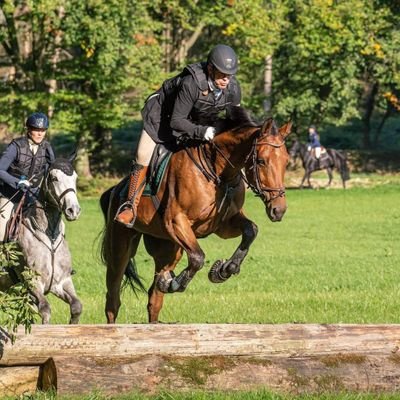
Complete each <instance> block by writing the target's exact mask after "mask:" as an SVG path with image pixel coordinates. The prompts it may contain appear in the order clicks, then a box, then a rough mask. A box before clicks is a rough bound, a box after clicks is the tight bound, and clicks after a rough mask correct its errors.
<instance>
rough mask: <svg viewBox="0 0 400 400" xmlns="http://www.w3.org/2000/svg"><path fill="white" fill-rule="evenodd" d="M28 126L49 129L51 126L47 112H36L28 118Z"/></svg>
mask: <svg viewBox="0 0 400 400" xmlns="http://www.w3.org/2000/svg"><path fill="white" fill-rule="evenodd" d="M25 125H26V127H27V128H37V129H47V128H48V127H49V119H48V118H47V115H46V114H43V113H41V112H35V113H33V114H31V115H30V116H29V117H28V119H27V120H26V124H25Z"/></svg>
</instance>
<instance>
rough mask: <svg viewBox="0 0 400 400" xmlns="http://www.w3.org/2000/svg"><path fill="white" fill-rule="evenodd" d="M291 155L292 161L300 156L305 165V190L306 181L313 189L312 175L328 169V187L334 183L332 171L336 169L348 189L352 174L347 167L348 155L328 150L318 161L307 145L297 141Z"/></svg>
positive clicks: (302, 182) (301, 186) (291, 149)
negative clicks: (347, 184)
mask: <svg viewBox="0 0 400 400" xmlns="http://www.w3.org/2000/svg"><path fill="white" fill-rule="evenodd" d="M289 153H290V157H292V159H296V157H297V156H300V159H301V161H302V163H303V168H304V170H305V173H304V176H303V179H302V180H301V184H300V188H303V185H304V182H305V180H306V179H307V182H308V185H309V187H312V186H311V183H310V176H311V173H312V172H314V171H318V170H323V169H326V171H327V173H328V177H329V182H328V186H330V184H331V182H332V171H333V169H334V168H336V169H337V170H338V172H339V174H340V177H341V179H342V184H343V188H346V181H347V180H349V179H350V174H349V169H348V166H347V159H346V155H345V154H344V153H343V152H341V151H338V150H334V149H326V152H322V153H321V156H320V159H319V160H318V159H317V158H316V157H315V156H314V155H313V154H312V152H311V151H309V150H308V149H307V145H306V144H303V143H300V141H299V140H298V139H296V140H295V141H294V143H293V145H292V147H291V148H290V151H289Z"/></svg>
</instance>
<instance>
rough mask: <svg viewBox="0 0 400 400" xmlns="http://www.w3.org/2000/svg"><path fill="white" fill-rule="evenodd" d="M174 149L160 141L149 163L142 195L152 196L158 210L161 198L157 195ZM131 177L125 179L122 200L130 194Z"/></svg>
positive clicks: (121, 194)
mask: <svg viewBox="0 0 400 400" xmlns="http://www.w3.org/2000/svg"><path fill="white" fill-rule="evenodd" d="M172 154H173V151H172V150H171V149H169V148H168V147H166V146H164V144H162V143H159V144H157V145H156V147H155V149H154V152H153V155H152V157H151V160H150V165H149V175H148V179H147V183H146V186H145V188H144V191H143V195H142V196H147V197H151V199H152V201H153V203H154V207H155V208H156V210H157V209H158V208H159V206H160V200H159V199H158V197H157V192H158V190H159V188H160V185H161V182H162V180H163V178H164V174H165V170H166V168H167V166H168V163H169V161H170V159H171V156H172ZM128 190H129V179H128V178H126V179H125V180H124V186H123V189H122V190H121V192H120V195H119V196H120V200H121V202H122V201H124V200H125V199H126V197H127V195H128Z"/></svg>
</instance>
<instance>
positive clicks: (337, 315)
mask: <svg viewBox="0 0 400 400" xmlns="http://www.w3.org/2000/svg"><path fill="white" fill-rule="evenodd" d="M399 188H400V186H398V185H396V184H393V183H391V184H380V185H378V186H373V187H369V188H362V187H353V188H351V189H348V190H313V191H312V190H303V191H300V190H288V192H287V201H288V211H287V213H286V215H285V217H284V219H283V221H282V222H280V223H271V222H270V221H269V220H268V219H267V217H266V214H265V212H264V207H263V205H262V204H261V202H260V200H259V199H257V198H255V197H254V196H253V195H252V193H248V196H247V199H246V205H245V209H246V210H247V214H248V216H249V217H250V218H251V219H252V220H254V221H255V222H256V223H257V225H258V226H259V235H258V237H257V239H256V240H255V242H254V243H253V246H252V248H251V250H250V252H249V255H248V257H247V259H246V260H245V262H244V264H243V265H242V270H241V273H240V275H239V276H235V277H232V278H231V279H229V280H228V281H227V282H225V283H223V284H212V283H210V282H209V280H208V278H207V273H208V270H209V268H210V267H211V265H212V264H213V262H214V261H215V260H217V259H221V258H228V257H229V256H230V255H231V254H232V253H233V251H234V249H235V248H236V246H237V245H238V243H239V239H231V240H222V239H219V238H218V237H216V236H210V237H209V238H207V239H202V240H201V241H200V245H201V246H202V248H203V250H204V252H205V254H206V264H205V266H204V268H203V269H202V270H201V271H200V272H199V273H198V274H197V275H196V277H195V278H194V279H193V281H192V283H191V284H190V285H189V287H188V289H187V290H186V291H185V292H184V293H177V294H172V295H166V296H165V303H164V307H163V309H162V312H161V314H160V319H161V320H162V321H164V322H181V323H287V322H300V323H399V322H400V314H399V312H398V310H399V308H400V296H399V288H400V285H399V281H400V278H399V275H398V266H399V265H400V250H399V246H398V234H399V226H400V225H399V223H400V203H399V201H398V199H399ZM81 206H82V209H83V212H82V216H81V218H80V220H79V221H77V222H73V223H67V239H68V242H69V245H70V248H71V251H72V254H73V260H74V269H75V270H76V271H77V274H76V275H75V276H74V282H75V286H76V289H77V292H78V295H79V296H80V298H81V300H82V302H83V305H84V311H83V314H82V318H81V322H82V323H104V322H105V316H104V298H105V267H104V266H103V265H102V264H101V263H100V261H99V255H98V254H99V252H98V243H97V242H96V237H98V234H99V232H100V231H101V229H102V225H103V217H102V215H101V214H100V210H99V207H98V202H97V199H83V200H81ZM136 263H137V266H138V269H139V273H140V275H141V276H142V278H143V281H144V282H145V285H146V286H147V287H148V286H149V285H150V282H151V280H152V276H153V272H154V270H153V263H152V259H151V258H150V257H149V256H148V255H147V253H146V252H145V251H144V248H143V246H142V245H140V247H139V251H138V254H137V257H136ZM185 263H186V258H185V257H184V258H183V261H182V262H181V263H180V264H179V266H178V268H177V271H181V270H182V268H184V266H185ZM51 297H52V296H51ZM51 303H52V310H53V314H52V323H66V322H67V321H68V307H67V306H66V305H64V303H62V302H61V301H60V300H58V299H55V298H54V297H52V298H51ZM146 303H147V296H146V294H141V295H139V298H136V297H135V295H133V294H132V293H131V292H130V291H129V289H126V290H125V291H124V292H123V297H122V307H121V310H120V315H119V318H118V321H117V322H119V323H145V322H147V313H146Z"/></svg>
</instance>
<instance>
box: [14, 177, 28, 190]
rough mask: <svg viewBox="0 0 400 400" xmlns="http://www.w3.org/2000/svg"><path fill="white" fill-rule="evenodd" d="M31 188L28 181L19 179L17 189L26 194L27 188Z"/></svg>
mask: <svg viewBox="0 0 400 400" xmlns="http://www.w3.org/2000/svg"><path fill="white" fill-rule="evenodd" d="M30 187H31V183H30V182H29V181H28V179H25V178H24V179H21V180H20V181H19V182H18V184H17V188H18V189H20V190H22V191H23V192H26V191H27V190H28V189H29V188H30Z"/></svg>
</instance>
